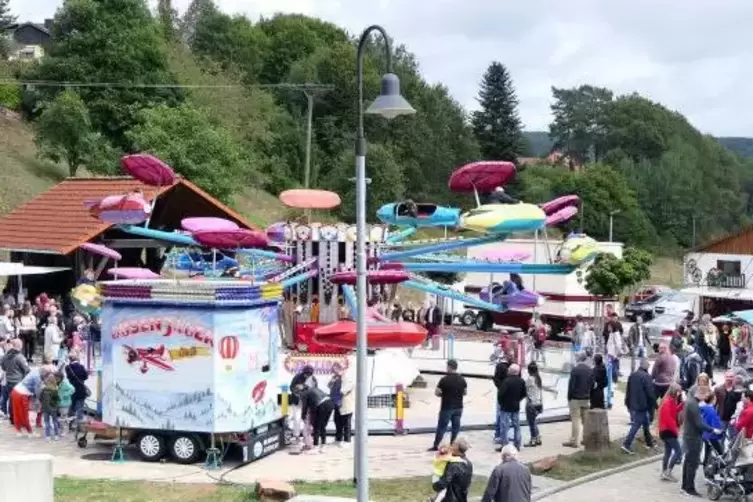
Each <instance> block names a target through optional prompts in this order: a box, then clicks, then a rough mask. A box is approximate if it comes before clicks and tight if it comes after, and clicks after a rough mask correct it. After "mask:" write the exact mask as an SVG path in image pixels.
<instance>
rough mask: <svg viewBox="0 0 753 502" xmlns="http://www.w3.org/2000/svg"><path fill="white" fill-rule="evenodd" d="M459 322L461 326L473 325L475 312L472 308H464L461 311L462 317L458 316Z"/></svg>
mask: <svg viewBox="0 0 753 502" xmlns="http://www.w3.org/2000/svg"><path fill="white" fill-rule="evenodd" d="M460 322H461V323H462V324H463V326H473V323H475V322H476V314H475V313H474V312H473V311H472V310H466V311H465V312H463V317H461V318H460Z"/></svg>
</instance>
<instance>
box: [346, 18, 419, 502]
mask: <svg viewBox="0 0 753 502" xmlns="http://www.w3.org/2000/svg"><path fill="white" fill-rule="evenodd" d="M374 31H378V32H379V33H381V34H382V38H384V52H385V54H386V56H387V73H385V74H384V75H383V76H382V86H381V91H380V92H379V96H378V97H377V98H376V100H374V102H373V103H372V104H371V106H369V108H368V109H367V110H366V113H369V114H374V115H381V116H383V117H385V118H388V119H391V118H395V117H397V116H398V115H408V114H412V113H416V110H414V109H413V107H412V106H411V105H410V103H408V102H407V101H406V100H405V98H403V97H402V95H401V94H400V79H398V78H397V75H395V74H394V73H392V48H391V47H390V39H389V37H388V36H387V32H385V31H384V28H382V27H381V26H377V25H372V26H369V27H368V28H366V29H365V30H364V32H363V33H362V34H361V38H360V40H359V41H358V53H357V56H356V58H357V59H356V60H357V69H358V132H357V135H356V300H357V303H356V451H355V459H356V485H357V496H356V499H357V500H358V502H368V500H369V469H368V465H369V464H368V457H367V450H366V442H367V439H368V435H369V430H368V425H367V422H366V404H367V397H368V389H367V386H366V382H367V375H366V367H367V364H368V360H367V354H366V137H365V136H364V132H363V115H364V110H363V50H364V48H365V47H366V41H367V40H368V38H369V35H371V33H372V32H374Z"/></svg>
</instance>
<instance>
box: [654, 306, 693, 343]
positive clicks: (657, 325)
mask: <svg viewBox="0 0 753 502" xmlns="http://www.w3.org/2000/svg"><path fill="white" fill-rule="evenodd" d="M684 319H685V313H684V312H670V313H667V314H661V315H659V316H657V317H655V318H654V319H652V320H651V321H650V322H647V323H646V330H648V338H649V340H651V343H652V344H654V343H660V342H662V341H666V342H668V341H669V340H670V339H671V338H672V334H673V333H674V332H675V330H676V329H677V326H679V325H680V324H681V323H682V321H683V320H684Z"/></svg>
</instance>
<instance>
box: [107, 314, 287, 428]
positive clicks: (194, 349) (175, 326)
mask: <svg viewBox="0 0 753 502" xmlns="http://www.w3.org/2000/svg"><path fill="white" fill-rule="evenodd" d="M276 312H277V309H276V308H275V307H266V308H261V309H239V308H234V309H227V310H223V309H207V310H202V309H197V308H196V307H193V308H181V307H174V308H164V307H161V308H156V307H148V306H138V307H133V306H119V305H114V306H113V305H106V306H105V312H104V315H103V346H102V350H103V366H102V385H103V393H102V401H103V414H104V417H103V420H104V421H105V422H106V423H109V424H113V425H120V426H122V427H131V428H145V429H165V430H182V431H196V432H240V431H246V430H249V429H252V428H254V427H256V426H259V425H263V424H266V423H269V422H272V421H274V420H276V419H277V418H279V417H280V410H279V406H278V405H277V391H278V389H277V386H276V385H275V382H276V379H277V370H278V365H277V364H270V363H272V362H274V363H276V362H277V361H276V354H275V355H272V354H271V350H270V348H271V347H275V346H276V344H275V343H274V342H272V341H271V340H270V338H271V337H273V336H279V332H278V330H277V317H276Z"/></svg>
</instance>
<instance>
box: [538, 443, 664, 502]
mask: <svg viewBox="0 0 753 502" xmlns="http://www.w3.org/2000/svg"><path fill="white" fill-rule="evenodd" d="M662 457H664V454H663V453H662V454H661V455H654V456H652V457H648V458H642V459H640V460H636V461H635V462H630V463H629V464H624V465H621V466H619V467H613V468H612V469H607V470H605V471H599V472H594V473H593V474H589V475H587V476H583V477H582V478H578V479H574V480H572V481H567V482H565V483H563V484H561V485H559V486H555V487H554V488H549V489H548V490H544V491H542V492H539V493H535V494H533V496H532V497H531V501H532V502H535V501H537V500H542V499H545V498H547V497H551V496H552V495H555V494H557V493H560V492H564V491H565V490H569V489H570V488H575V487H576V486H580V485H584V484H586V483H590V482H591V481H596V480H599V479H602V478H606V477H609V476H612V475H614V474H619V473H621V472H625V471H629V470H631V469H635V468H636V467H642V466H644V465H648V464H653V463H654V462H658V461H660V460H661V459H662Z"/></svg>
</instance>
